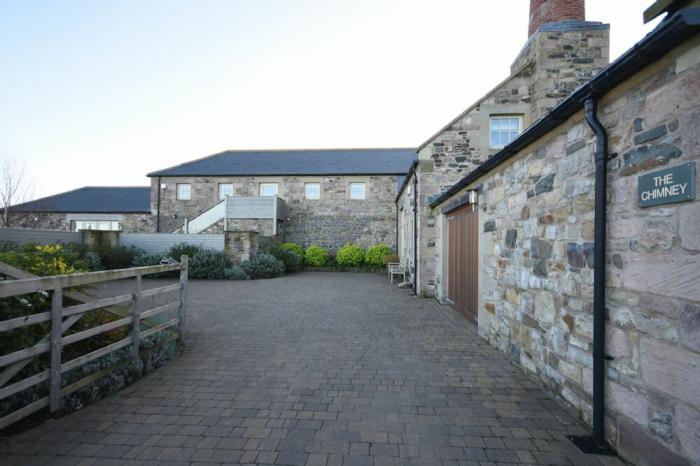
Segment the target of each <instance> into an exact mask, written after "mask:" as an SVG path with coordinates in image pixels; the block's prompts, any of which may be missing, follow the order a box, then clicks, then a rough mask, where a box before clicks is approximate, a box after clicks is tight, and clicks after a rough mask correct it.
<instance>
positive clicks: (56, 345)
mask: <svg viewBox="0 0 700 466" xmlns="http://www.w3.org/2000/svg"><path fill="white" fill-rule="evenodd" d="M62 326H63V288H61V287H60V286H59V287H57V288H56V289H54V290H53V293H52V294H51V372H50V376H49V377H50V379H49V380H50V382H49V383H50V387H49V409H50V411H51V412H52V413H55V412H56V411H58V410H59V409H60V408H61V338H62V335H63V329H62V328H61V327H62Z"/></svg>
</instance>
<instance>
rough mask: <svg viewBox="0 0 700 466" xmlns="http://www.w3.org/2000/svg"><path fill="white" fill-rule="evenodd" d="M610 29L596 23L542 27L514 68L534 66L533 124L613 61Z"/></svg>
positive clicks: (531, 88)
mask: <svg viewBox="0 0 700 466" xmlns="http://www.w3.org/2000/svg"><path fill="white" fill-rule="evenodd" d="M609 44H610V26H609V25H607V24H602V23H596V22H581V23H573V24H570V23H555V24H545V25H543V26H542V27H541V28H540V30H539V32H537V33H536V34H534V35H532V36H531V37H530V39H529V40H528V42H527V44H526V45H525V47H524V48H523V50H522V51H521V52H520V55H519V56H518V58H517V59H516V60H515V62H514V63H513V65H512V71H513V72H516V71H517V70H518V69H521V68H522V67H523V66H524V65H525V64H526V63H531V64H532V65H533V74H532V81H531V83H530V93H531V95H532V109H531V116H532V121H535V120H537V119H539V118H540V117H542V116H543V115H545V114H546V113H547V112H548V111H549V110H551V109H552V108H554V107H555V106H556V105H557V104H558V103H559V102H560V101H561V100H562V99H564V98H565V97H567V96H568V95H570V94H571V93H572V92H573V91H574V90H575V89H576V88H577V87H579V86H580V85H581V84H583V83H585V82H586V81H589V80H590V79H591V78H592V77H593V76H594V75H595V74H596V73H597V72H598V71H600V70H601V69H603V68H604V67H605V66H607V64H608V63H609V61H610V46H609Z"/></svg>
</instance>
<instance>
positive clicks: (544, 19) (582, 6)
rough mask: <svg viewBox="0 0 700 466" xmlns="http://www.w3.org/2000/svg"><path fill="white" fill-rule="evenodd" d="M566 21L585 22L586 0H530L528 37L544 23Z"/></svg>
mask: <svg viewBox="0 0 700 466" xmlns="http://www.w3.org/2000/svg"><path fill="white" fill-rule="evenodd" d="M566 20H579V21H585V20H586V0H530V28H529V31H528V36H531V35H532V34H533V33H535V32H536V31H537V30H538V29H539V28H540V26H542V25H543V24H546V23H556V22H559V21H566Z"/></svg>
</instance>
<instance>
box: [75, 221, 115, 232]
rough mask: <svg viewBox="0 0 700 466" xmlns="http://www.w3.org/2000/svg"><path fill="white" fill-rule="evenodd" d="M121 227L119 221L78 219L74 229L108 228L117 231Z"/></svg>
mask: <svg viewBox="0 0 700 466" xmlns="http://www.w3.org/2000/svg"><path fill="white" fill-rule="evenodd" d="M119 229H120V225H119V222H112V221H109V220H76V221H75V222H74V224H73V231H80V230H103V231H105V230H107V231H111V230H113V231H117V230H119Z"/></svg>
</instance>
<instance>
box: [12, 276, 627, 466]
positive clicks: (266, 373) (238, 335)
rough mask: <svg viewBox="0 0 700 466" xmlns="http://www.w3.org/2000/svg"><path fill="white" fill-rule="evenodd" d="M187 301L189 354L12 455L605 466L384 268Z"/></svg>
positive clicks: (202, 291)
mask: <svg viewBox="0 0 700 466" xmlns="http://www.w3.org/2000/svg"><path fill="white" fill-rule="evenodd" d="M151 286H155V285H154V284H152V285H151ZM189 303H190V306H189V314H188V316H189V317H188V330H189V331H188V333H187V335H186V342H187V349H186V351H185V353H184V354H183V355H182V356H181V357H179V358H177V359H175V360H172V361H171V362H169V363H168V364H167V365H166V366H164V367H162V368H160V369H158V370H157V371H155V372H154V373H152V374H150V375H149V376H147V377H145V378H143V379H142V380H140V381H139V382H137V383H135V384H134V385H131V386H130V387H127V388H126V389H125V390H123V391H121V392H120V393H119V394H117V395H114V396H111V397H108V398H106V399H104V400H102V401H101V402H98V403H96V404H93V405H92V406H89V407H87V408H85V409H83V410H81V411H79V412H76V413H73V414H71V415H68V416H65V417H63V418H60V419H58V420H54V421H50V422H46V423H44V424H42V425H40V426H38V427H36V428H34V429H32V430H29V431H27V432H24V433H22V434H19V435H16V436H14V437H11V438H9V439H3V440H2V441H0V442H1V443H0V463H1V464H3V465H13V464H17V465H22V466H24V465H31V464H56V465H64V464H66V465H68V464H71V465H72V464H80V465H112V464H115V465H116V464H134V465H136V464H202V465H204V464H241V463H258V464H260V463H262V464H280V465H300V466H301V465H310V466H311V465H313V466H315V465H319V466H323V465H327V466H335V465H338V466H343V465H344V466H359V465H376V466H381V465H399V464H401V465H422V464H426V465H433V464H435V465H438V464H443V465H454V466H457V465H464V466H472V465H473V466H476V465H483V466H485V465H501V464H503V465H505V464H513V463H526V464H531V463H533V464H553V465H565V464H575V465H578V464H604V463H602V460H600V459H598V458H596V457H589V456H585V455H582V454H581V453H578V451H577V450H576V449H575V448H574V447H573V446H572V445H571V444H570V443H569V442H568V441H567V440H566V439H565V437H564V435H565V434H569V433H583V431H582V429H581V427H580V426H579V425H578V424H577V423H576V421H575V420H574V419H573V418H572V417H571V416H570V415H568V414H567V413H566V412H564V411H563V410H562V409H560V408H559V407H557V405H556V404H555V403H554V402H553V401H552V400H551V399H549V398H548V396H547V395H546V394H545V393H544V392H543V391H542V390H541V389H540V388H538V385H537V384H535V383H533V382H532V381H531V380H530V379H529V378H528V377H527V376H526V375H525V374H524V373H523V372H522V371H521V370H520V369H518V368H516V367H514V366H513V365H511V364H510V363H509V362H508V361H507V360H506V359H505V357H504V356H502V355H501V354H499V353H498V352H497V351H496V350H495V349H494V348H492V347H490V346H489V345H488V344H487V343H486V342H485V341H483V340H482V339H480V338H479V337H478V336H477V333H476V328H475V326H473V325H472V324H470V323H468V322H466V321H464V320H463V319H462V318H461V317H459V316H458V315H457V314H456V313H454V312H453V311H452V310H451V309H450V308H449V307H447V306H442V305H440V304H438V303H437V302H436V301H434V300H430V299H424V298H417V297H414V296H412V295H411V293H410V292H409V291H407V290H400V289H398V288H396V287H395V286H392V285H390V284H389V283H388V280H386V279H385V278H383V277H382V276H379V275H375V274H350V273H347V274H345V273H303V274H298V275H292V276H288V277H284V278H279V279H274V280H256V281H249V282H223V281H221V282H205V281H193V282H191V288H190V296H189ZM615 463H617V461H616V460H614V461H613V462H610V461H608V462H607V463H605V464H615ZM617 464H619V463H617Z"/></svg>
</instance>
